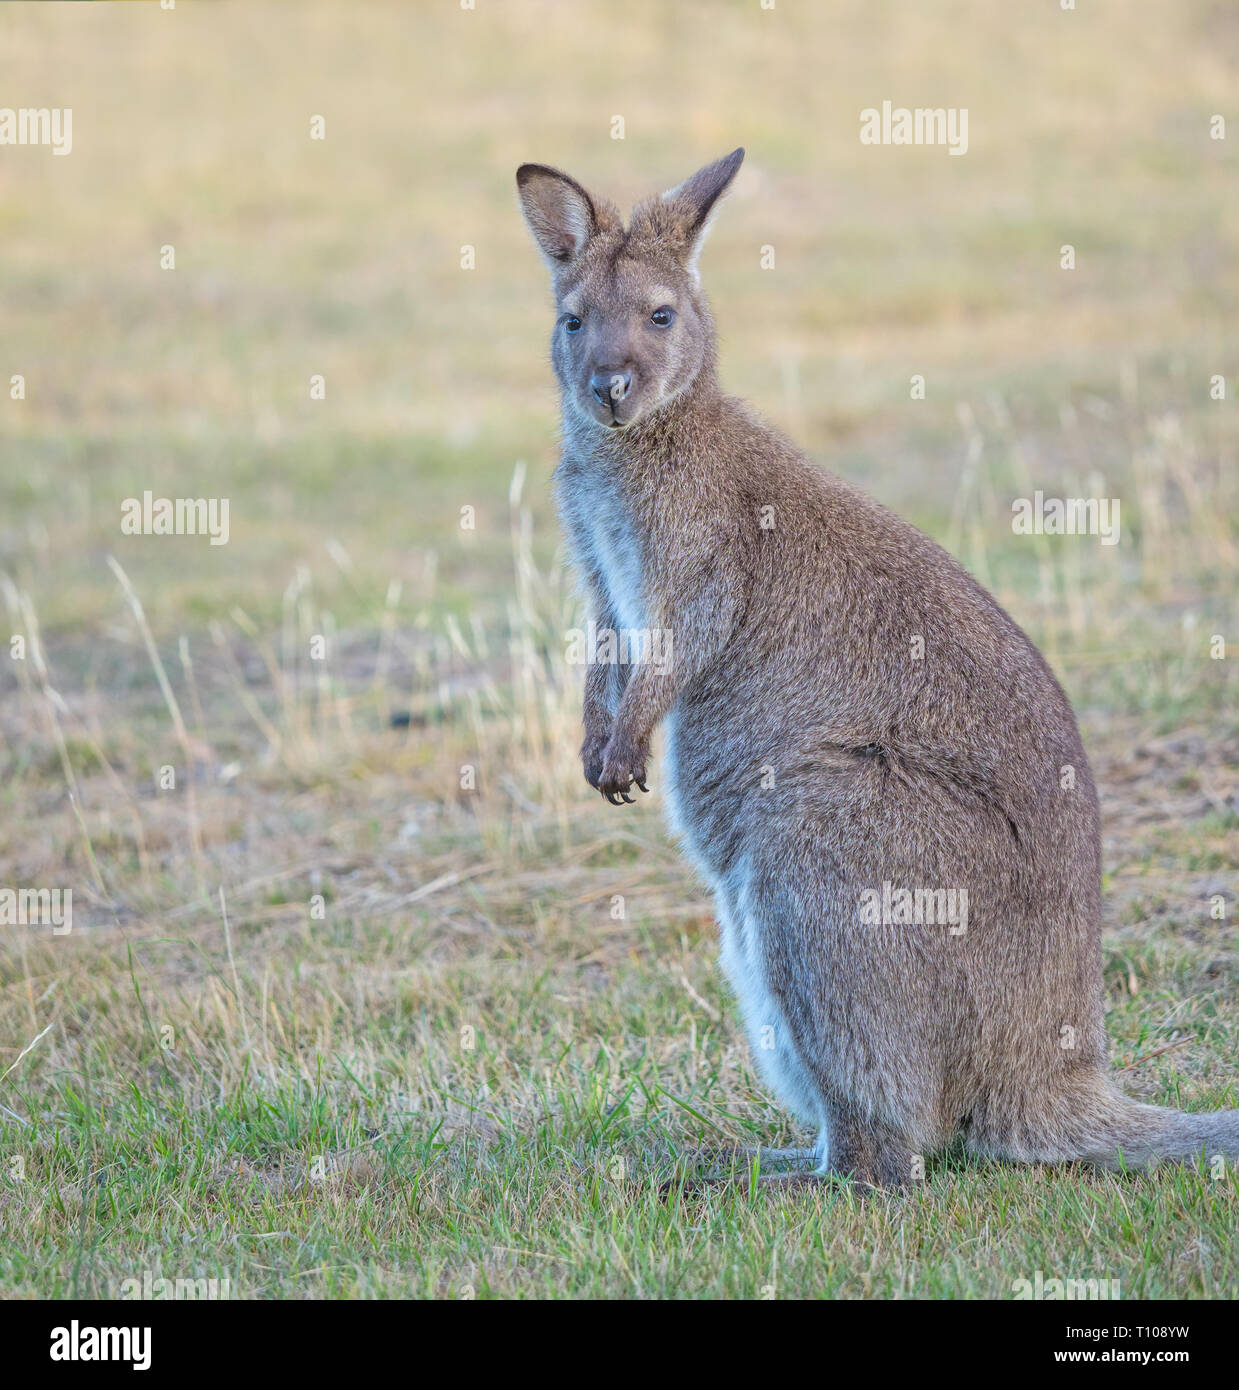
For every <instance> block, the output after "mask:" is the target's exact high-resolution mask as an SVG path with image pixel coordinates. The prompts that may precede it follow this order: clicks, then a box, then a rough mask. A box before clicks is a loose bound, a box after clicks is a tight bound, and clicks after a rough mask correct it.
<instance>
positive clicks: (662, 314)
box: [650, 304, 675, 328]
mask: <svg viewBox="0 0 1239 1390" xmlns="http://www.w3.org/2000/svg"><path fill="white" fill-rule="evenodd" d="M674 318H675V310H674V309H673V308H672V307H671V305H670V304H663V305H661V306H660V307H659V308H657V309H655V310H654V312H653V313H652V314H651V315H650V322H651V323H656V324H657V325H658V326H659V328H670V327H671V324H672V320H673V319H674Z"/></svg>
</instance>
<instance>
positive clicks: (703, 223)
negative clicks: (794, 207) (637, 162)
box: [662, 149, 744, 274]
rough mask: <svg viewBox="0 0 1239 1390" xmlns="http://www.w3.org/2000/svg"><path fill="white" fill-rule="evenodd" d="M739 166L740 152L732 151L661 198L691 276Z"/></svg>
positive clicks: (669, 190)
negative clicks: (679, 235)
mask: <svg viewBox="0 0 1239 1390" xmlns="http://www.w3.org/2000/svg"><path fill="white" fill-rule="evenodd" d="M743 163H744V150H743V149H738V150H732V152H731V153H730V154H729V155H724V157H723V158H722V159H716V160H715V161H714V163H713V164H707V165H706V166H705V168H704V169H698V170H697V172H696V173H695V174H694V175H693V176H692V178H690V179H685V180H684V182H683V183H681V184H678V185H677V186H676V187H675V188H671V189H668V190H667V192H666V193H664V194H663V197H662V200H663V202H664V203H665V204H667V206H668V208H669V209H670V211H671V212H672V214H673V215H674V217H675V221H676V224H677V231H679V232H681V233H682V235H683V239H684V246H685V251H686V257H685V259H686V264H687V266H688V269H689V270H691V271H692V272H693V273H694V274H696V272H697V257H698V256H700V255H701V248H702V246H703V245H704V244H705V239H706V232H707V231H708V230H709V227H710V221H711V219H712V217H713V215H714V212H715V211H716V209H717V208H718V205H719V200H720V199H721V198H722V196H723V194H724V193H726V192H727V189H728V188H729V186H730V185H731V181H732V179H734V178H735V176H736V174H737V172H738V171H739V168H740V165H741V164H743Z"/></svg>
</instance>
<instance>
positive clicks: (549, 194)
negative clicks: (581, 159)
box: [516, 164, 618, 270]
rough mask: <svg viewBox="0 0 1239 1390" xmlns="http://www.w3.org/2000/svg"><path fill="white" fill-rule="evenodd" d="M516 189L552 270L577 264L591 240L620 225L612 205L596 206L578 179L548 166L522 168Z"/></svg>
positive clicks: (527, 220)
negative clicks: (603, 231) (616, 223)
mask: <svg viewBox="0 0 1239 1390" xmlns="http://www.w3.org/2000/svg"><path fill="white" fill-rule="evenodd" d="M516 187H517V191H518V192H519V193H520V198H521V207H522V208H523V209H524V212H525V221H526V222H528V223H529V230H530V231H531V232H533V237H534V240H535V241H536V242H537V243H538V246H539V247H540V248H541V251H542V254H543V255H544V256H545V257H546V259H547V260H548V261H549V262H550V265H551V269H552V270H554V269H556V268H558V267H559V266H563V265H567V264H568V263H569V262H571V261H574V260H576V258H577V257H578V256H579V255H580V254H581V252H582V251H584V249H585V247H586V246H587V245H588V243H589V240H590V238H591V237H593V236H595V235H597V233H598V232H600V231H602V230H603V229H604V228H606V227H609V226H611V225H612V224H613V223H615V222H617V221H618V214H617V213H616V211H615V209H614V208H612V207H611V206H610V204H607V203H596V202H595V201H594V200H593V199H592V198H591V197H590V196H589V194H588V193H586V191H585V190H584V189H583V188H582V187H581V185H580V184H579V183H577V181H576V180H575V179H572V178H569V177H568V175H567V174H561V173H560V172H559V170H558V169H552V168H550V167H549V166H547V165H545V164H522V165H521V167H520V168H519V169H518V170H517V171H516Z"/></svg>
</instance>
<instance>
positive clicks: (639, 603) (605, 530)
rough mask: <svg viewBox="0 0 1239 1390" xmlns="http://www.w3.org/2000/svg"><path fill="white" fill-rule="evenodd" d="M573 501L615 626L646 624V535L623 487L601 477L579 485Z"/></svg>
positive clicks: (582, 541)
mask: <svg viewBox="0 0 1239 1390" xmlns="http://www.w3.org/2000/svg"><path fill="white" fill-rule="evenodd" d="M574 502H575V511H576V522H577V526H576V528H575V529H576V532H577V538H578V543H579V545H580V547H581V550H582V552H583V553H582V555H581V560H582V561H583V562H584V564H585V565H586V566H588V567H589V568H592V569H593V570H594V571H595V572H596V573H597V574H598V576H599V577H600V579H601V580H602V583H603V586H604V588H605V589H606V592H607V597H608V599H609V600H610V603H611V612H612V616H613V617H614V620H615V623H616V625H617V626H618V627H620V628H626V629H628V630H629V631H630V632H638V631H641V630H642V629H644V628H647V627H648V625H649V619H648V608H649V606H648V604H647V602H646V596H645V577H644V572H643V555H642V546H641V539H640V536H639V535H638V533H637V530H636V528H635V526H634V525H633V522H632V518H631V517H630V515H629V513H628V508H627V507H626V506H625V505H624V501H623V498H622V497H621V496H620V494H619V491H618V489H617V488H616V486H615V485H614V484H613V483H611V482H609V481H608V480H602V479H600V480H598V481H596V482H591V483H590V484H587V485H585V486H584V487H582V488H580V489H579V491H578V493H577V496H576V497H575V499H574ZM599 616H601V615H599Z"/></svg>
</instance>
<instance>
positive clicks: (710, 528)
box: [517, 150, 1239, 1185]
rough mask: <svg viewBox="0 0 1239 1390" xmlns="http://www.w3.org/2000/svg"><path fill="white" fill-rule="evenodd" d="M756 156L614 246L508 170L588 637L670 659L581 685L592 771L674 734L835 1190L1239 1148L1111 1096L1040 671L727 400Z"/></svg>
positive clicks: (632, 769) (569, 194)
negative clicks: (720, 208)
mask: <svg viewBox="0 0 1239 1390" xmlns="http://www.w3.org/2000/svg"><path fill="white" fill-rule="evenodd" d="M742 157H743V151H741V150H737V151H736V152H735V153H734V154H732V155H730V156H728V157H727V158H726V159H724V160H720V161H718V163H716V164H713V165H710V166H708V167H707V168H705V169H703V170H701V171H700V172H699V173H698V174H696V175H694V176H693V178H692V179H690V180H689V181H688V182H687V183H686V184H683V185H681V186H680V187H679V188H678V189H676V190H673V191H672V192H671V193H669V194H666V195H663V197H661V198H654V199H651V200H649V201H648V202H646V203H643V204H641V205H640V206H638V207H637V208H636V209H635V210H634V212H633V215H632V218H631V220H630V223H629V225H628V227H627V228H625V226H624V224H623V221H622V219H621V217H620V215H619V213H618V211H617V210H616V209H615V208H614V207H613V206H612V205H611V204H609V203H606V202H604V201H602V200H600V199H597V198H593V197H591V196H590V195H589V194H588V193H586V192H585V190H584V189H583V188H581V186H580V185H579V184H577V183H575V182H574V181H573V180H571V179H569V178H568V177H567V176H566V175H564V174H561V173H559V172H557V171H555V170H552V169H548V168H546V167H545V166H541V165H528V164H527V165H523V166H522V167H521V169H520V170H519V171H518V173H517V182H518V186H519V190H520V196H521V202H522V206H523V209H524V211H525V214H526V218H527V220H528V221H529V223H530V227H531V229H532V230H533V232H534V235H535V239H536V240H537V241H538V244H539V246H540V247H541V249H542V251H543V253H544V255H545V256H546V258H547V261H548V263H549V264H550V266H551V270H552V278H553V282H554V289H555V295H556V302H557V310H558V313H559V318H558V319H557V322H556V326H555V330H554V334H553V338H552V360H553V363H554V367H555V371H556V374H557V375H558V377H559V380H560V384H561V387H562V392H563V441H564V447H563V460H562V462H561V464H560V467H559V469H558V470H557V474H556V486H557V495H558V500H559V506H560V511H561V516H562V520H563V525H564V529H565V531H566V534H567V537H568V540H569V543H570V546H571V550H572V553H573V556H574V559H575V562H576V564H577V565H578V567H579V569H580V570H581V572H582V574H583V576H584V578H585V580H586V582H587V585H588V589H589V594H590V599H591V607H592V614H593V617H594V618H595V620H596V621H597V623H598V625H599V627H600V628H613V629H615V628H632V629H652V628H660V629H664V630H666V631H669V632H670V633H671V636H672V639H673V651H674V659H673V660H672V661H671V663H670V664H669V666H667V667H664V668H662V669H659V668H658V667H656V665H655V664H654V663H651V662H642V663H639V664H637V665H635V666H627V667H625V666H616V665H606V664H596V665H593V666H591V667H590V668H589V670H588V674H587V677H586V688H585V707H584V722H585V741H584V745H583V747H582V758H583V761H584V766H585V774H586V776H587V778H588V779H589V781H590V783H591V784H592V785H594V786H595V787H598V788H599V789H600V790H601V791H602V792H603V794H604V795H606V796H607V797H608V799H609V800H612V801H615V802H619V801H621V800H628V799H630V797H631V793H632V791H633V788H634V787H643V786H644V784H645V782H646V773H647V767H648V765H649V760H650V739H651V736H652V734H653V732H654V730H655V729H656V728H657V727H658V726H659V725H660V724H661V725H662V727H663V739H664V745H663V756H662V766H663V778H664V789H665V792H666V795H667V798H668V802H669V806H670V814H671V819H672V823H673V826H674V828H675V829H676V830H677V831H678V832H679V833H680V834H681V836H682V838H683V842H684V844H685V846H686V848H687V849H688V851H689V853H690V854H691V855H692V857H693V859H694V861H695V862H696V864H697V866H698V867H699V869H700V871H701V872H702V874H703V875H704V877H705V879H706V880H707V882H708V883H709V885H710V887H711V889H712V890H713V892H714V895H715V899H716V902H717V905H718V913H719V919H720V923H721V927H722V956H723V964H724V967H725V969H726V971H727V973H728V975H729V977H730V979H731V981H732V983H733V985H734V986H735V987H736V989H737V992H738V994H739V996H740V1001H741V1005H742V1008H743V1012H744V1015H745V1021H746V1024H747V1026H748V1029H749V1032H750V1037H751V1041H752V1045H753V1051H754V1056H755V1058H756V1059H757V1062H758V1064H759V1066H760V1068H761V1070H762V1072H763V1074H764V1076H765V1077H766V1079H767V1081H768V1083H769V1084H770V1085H771V1086H772V1088H773V1089H774V1090H775V1091H776V1092H777V1093H778V1094H779V1095H780V1096H781V1098H782V1099H783V1100H784V1101H785V1102H786V1103H787V1104H788V1105H789V1106H791V1107H792V1108H793V1109H794V1110H795V1111H796V1112H797V1113H798V1114H799V1115H800V1116H801V1117H802V1118H804V1119H805V1120H807V1121H809V1122H811V1123H813V1124H815V1125H817V1126H818V1127H819V1129H820V1133H821V1139H820V1141H819V1150H818V1157H819V1160H820V1165H821V1171H822V1172H833V1173H836V1174H849V1173H850V1174H853V1175H855V1176H856V1177H858V1178H860V1179H862V1180H864V1181H867V1182H873V1183H879V1184H883V1185H898V1184H902V1183H904V1182H906V1181H907V1180H908V1179H909V1178H910V1177H911V1176H913V1175H914V1172H915V1171H916V1170H915V1167H914V1158H915V1156H917V1155H924V1154H927V1153H931V1152H933V1151H934V1150H936V1149H939V1148H941V1147H943V1146H944V1145H946V1144H948V1143H949V1142H950V1141H951V1140H952V1139H953V1138H954V1137H955V1136H956V1135H958V1134H960V1133H962V1134H963V1135H964V1136H965V1138H966V1140H967V1144H968V1146H969V1148H970V1149H971V1150H972V1151H974V1152H977V1153H980V1154H986V1155H992V1156H994V1157H1003V1158H1010V1159H1017V1160H1046V1161H1051V1162H1055V1161H1062V1160H1069V1159H1084V1160H1087V1161H1091V1162H1095V1163H1102V1164H1115V1163H1117V1162H1119V1161H1120V1151H1121V1155H1122V1158H1121V1161H1122V1162H1124V1163H1126V1164H1128V1165H1131V1166H1138V1165H1144V1164H1147V1163H1149V1162H1151V1161H1153V1160H1155V1159H1157V1158H1167V1159H1183V1158H1191V1157H1194V1156H1196V1155H1198V1154H1200V1153H1201V1152H1202V1151H1203V1152H1204V1153H1205V1154H1206V1155H1213V1154H1216V1153H1223V1154H1225V1155H1228V1156H1230V1157H1232V1158H1233V1157H1234V1156H1236V1155H1237V1154H1239V1111H1233V1110H1232V1111H1226V1112H1222V1113H1217V1114H1184V1113H1180V1112H1178V1111H1173V1110H1163V1109H1158V1108H1156V1107H1152V1106H1146V1105H1140V1104H1137V1103H1136V1102H1134V1101H1132V1100H1130V1099H1129V1098H1127V1097H1126V1096H1124V1095H1123V1094H1122V1093H1121V1092H1119V1091H1118V1090H1117V1088H1116V1087H1115V1085H1114V1084H1113V1082H1112V1080H1111V1079H1110V1076H1109V1071H1108V1064H1107V1055H1106V1038H1105V1028H1104V1021H1103V1009H1102V996H1101V952H1100V940H1099V933H1100V927H1099V920H1100V901H1099V883H1100V836H1099V829H1098V810H1097V797H1096V793H1095V791H1094V787H1093V782H1092V778H1091V775H1090V773H1089V767H1088V761H1087V759H1086V758H1085V755H1084V750H1083V748H1082V746H1081V743H1080V736H1079V733H1078V732H1077V729H1076V724H1075V719H1074V717H1073V715H1072V711H1071V707H1070V705H1069V704H1068V702H1067V699H1066V697H1065V696H1064V694H1063V692H1062V690H1061V689H1060V688H1059V685H1058V683H1057V681H1056V680H1055V679H1054V676H1053V675H1052V674H1051V672H1050V670H1049V668H1048V667H1047V665H1046V663H1045V661H1044V660H1043V659H1042V657H1041V655H1040V653H1039V652H1038V651H1037V650H1036V648H1035V647H1034V646H1033V645H1032V643H1031V642H1030V641H1029V640H1028V638H1027V637H1026V636H1025V635H1024V634H1023V632H1021V631H1020V629H1019V628H1018V627H1017V626H1016V625H1015V623H1013V622H1012V621H1011V619H1010V618H1009V617H1008V616H1007V614H1006V613H1005V612H1003V610H1002V609H1001V608H1000V607H999V606H998V604H997V603H995V602H994V600H993V599H992V598H991V597H990V596H989V595H988V594H987V593H986V592H985V591H984V590H983V589H982V588H981V587H980V586H979V585H978V584H976V583H975V582H974V581H973V580H972V578H971V577H970V576H969V575H968V574H967V573H965V571H964V570H963V569H962V568H961V567H960V566H959V565H958V564H957V563H956V562H955V561H954V560H953V559H952V558H951V557H950V556H949V555H947V554H946V553H945V552H944V551H943V550H942V549H941V548H940V547H939V546H937V545H936V544H935V543H934V542H933V541H931V540H930V539H929V538H928V537H927V536H925V535H923V534H921V532H919V531H917V530H916V529H914V528H913V527H912V526H909V525H908V524H907V523H906V522H904V521H901V520H900V519H899V518H898V517H897V516H895V515H893V514H892V513H891V512H889V511H887V510H886V509H885V508H884V507H882V506H880V505H879V504H878V503H877V502H875V501H873V500H872V499H871V498H869V497H867V496H866V495H864V494H863V493H861V492H858V491H857V490H856V489H855V488H853V487H851V486H850V485H849V484H848V483H846V482H844V481H843V480H842V479H840V478H837V477H834V476H832V475H831V474H829V473H825V472H823V471H822V470H821V469H819V468H817V467H816V466H815V465H813V464H812V463H810V462H809V461H808V460H807V459H806V458H805V457H804V456H803V455H802V454H801V453H800V452H799V451H798V450H797V449H795V448H794V447H793V446H792V445H791V444H790V443H788V442H787V440H785V439H784V438H783V437H782V436H781V435H780V434H778V433H777V432H776V431H775V430H773V429H771V428H770V427H769V426H767V425H765V424H763V423H761V422H760V421H759V420H757V419H756V418H754V417H753V416H752V415H751V414H750V413H749V411H748V410H747V409H746V407H745V406H744V405H743V404H741V403H740V402H739V401H737V400H734V399H731V398H729V397H727V396H725V395H724V394H723V393H722V392H721V390H720V388H719V385H718V381H717V377H716V371H715V348H714V329H713V324H712V321H711V318H710V314H709V310H708V308H707V306H706V302H705V298H704V296H703V294H702V292H701V289H700V285H699V283H698V280H697V275H696V266H695V260H696V255H697V254H698V252H699V250H700V245H701V240H702V236H703V234H704V228H705V224H706V221H707V220H708V218H709V216H710V214H711V212H712V210H713V209H714V208H715V206H716V204H717V202H718V200H719V198H720V196H721V195H722V193H723V192H724V191H725V189H726V187H727V185H728V184H729V183H730V181H731V179H732V178H733V177H734V175H735V172H736V170H737V169H738V168H739V165H740V161H741V159H742ZM662 306H668V307H670V308H672V309H674V310H675V317H674V319H673V321H672V322H671V323H670V324H669V325H666V326H660V325H659V324H658V323H657V322H655V321H654V320H653V319H652V318H651V315H652V314H654V312H655V311H656V310H658V309H659V308H660V307H662ZM566 314H572V315H575V316H576V318H577V320H578V321H579V322H580V328H579V329H578V330H577V331H576V332H569V331H568V326H569V325H568V324H566V323H565V319H564V316H565V315H566ZM604 380H609V381H610V382H611V389H610V390H608V391H606V392H605V393H604V394H603V396H602V398H601V399H599V397H598V395H596V394H595V389H594V388H595V386H596V385H598V383H599V382H600V381H604ZM922 653H923V654H922ZM884 884H890V885H893V887H894V888H895V889H908V890H915V889H924V890H929V891H932V892H937V891H938V890H945V889H953V890H955V891H956V893H957V894H958V893H959V891H960V890H966V892H967V894H968V898H967V924H966V931H963V932H962V934H956V928H957V927H958V923H956V924H955V926H954V927H953V926H952V925H949V924H948V925H943V924H941V923H937V924H932V925H925V924H908V923H901V922H896V923H893V924H887V925H883V924H882V923H880V922H878V923H874V922H871V921H866V920H863V918H862V910H861V904H862V902H863V901H865V898H864V895H865V894H866V893H867V892H880V891H881V890H882V887H883V885H884ZM870 901H871V900H870Z"/></svg>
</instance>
